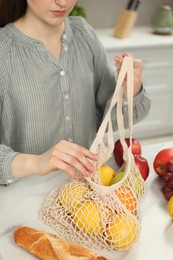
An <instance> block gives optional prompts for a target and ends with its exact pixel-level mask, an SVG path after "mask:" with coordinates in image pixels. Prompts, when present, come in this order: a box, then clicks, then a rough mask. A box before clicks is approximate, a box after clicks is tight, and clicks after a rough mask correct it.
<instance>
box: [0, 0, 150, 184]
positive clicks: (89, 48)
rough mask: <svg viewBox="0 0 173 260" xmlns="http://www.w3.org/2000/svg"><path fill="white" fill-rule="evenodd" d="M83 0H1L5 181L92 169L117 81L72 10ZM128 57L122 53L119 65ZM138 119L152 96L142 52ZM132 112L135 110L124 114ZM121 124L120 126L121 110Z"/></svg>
mask: <svg viewBox="0 0 173 260" xmlns="http://www.w3.org/2000/svg"><path fill="white" fill-rule="evenodd" d="M76 2H77V0H57V1H55V0H44V1H43V0H28V1H24V0H13V1H10V0H5V1H4V0H0V13H1V14H2V15H1V17H0V27H1V28H0V109H1V114H0V122H1V128H0V139H1V145H0V183H1V184H9V183H12V182H14V181H15V180H16V179H18V178H21V177H24V176H28V175H32V174H40V175H45V174H48V173H50V172H51V171H57V170H63V171H65V172H66V173H67V174H69V175H70V176H71V177H72V178H77V177H76V174H75V171H74V169H77V170H78V171H80V172H81V174H83V175H85V176H89V175H90V174H91V173H92V172H93V171H94V168H93V165H92V161H93V160H94V161H95V160H97V159H98V158H97V156H96V155H95V154H93V153H91V152H90V151H89V150H88V148H89V147H90V145H91V143H92V141H93V140H94V137H95V135H96V131H97V130H98V127H99V125H100V124H101V121H102V118H103V115H104V113H105V111H106V109H107V106H108V104H109V100H110V99H111V96H112V94H113V92H114V88H115V85H116V81H115V76H114V74H115V73H114V70H113V69H112V68H111V66H110V65H109V64H108V62H107V58H106V53H105V50H104V48H103V46H102V44H101V43H100V41H99V40H98V38H97V36H96V34H95V32H94V30H93V29H92V28H91V26H90V25H89V24H87V22H86V21H85V20H84V19H82V18H79V17H68V15H69V13H70V12H71V10H72V9H73V7H74V5H75V4H76ZM122 60H123V55H122V57H115V62H116V66H117V71H119V69H120V67H121V64H122ZM133 63H134V96H135V97H134V122H138V121H140V120H142V119H143V118H144V117H146V116H147V114H148V112H149V109H150V101H149V99H148V97H147V95H146V91H145V89H144V88H142V85H141V75H142V69H143V64H142V62H141V61H140V60H137V59H134V62H133ZM124 117H125V118H127V114H126V113H125V114H124ZM113 120H114V121H115V123H114V126H115V129H116V117H114V118H113Z"/></svg>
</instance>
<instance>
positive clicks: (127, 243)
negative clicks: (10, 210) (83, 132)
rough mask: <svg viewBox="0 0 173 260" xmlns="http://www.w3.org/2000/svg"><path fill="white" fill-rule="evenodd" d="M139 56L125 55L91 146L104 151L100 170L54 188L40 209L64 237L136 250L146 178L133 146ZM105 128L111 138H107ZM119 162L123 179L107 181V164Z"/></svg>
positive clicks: (103, 246) (97, 246)
mask: <svg viewBox="0 0 173 260" xmlns="http://www.w3.org/2000/svg"><path fill="white" fill-rule="evenodd" d="M125 77H126V80H127V104H128V106H127V107H128V118H129V136H130V146H129V147H128V146H127V144H126V142H125V128H124V119H123V112H122V107H123V105H122V104H123V93H124V86H123V82H124V79H125ZM115 105H116V106H117V123H118V131H117V134H119V138H120V141H121V144H122V147H123V159H124V164H123V166H122V167H121V168H120V169H118V168H117V165H116V164H115V161H114V159H113V149H114V138H113V127H112V121H111V112H112V108H113V107H114V106H115ZM132 111H133V60H132V58H130V57H125V58H124V60H123V64H122V66H121V70H120V73H119V76H118V80H117V85H116V88H115V92H114V94H113V97H112V99H111V102H110V106H109V109H108V111H107V113H106V115H105V117H104V119H103V121H102V124H101V126H100V128H99V130H98V132H97V135H96V138H95V139H94V141H93V143H92V145H91V147H90V150H91V151H92V152H93V153H95V154H97V155H98V158H99V159H98V161H97V162H94V167H95V172H94V173H93V174H91V175H90V177H84V176H81V174H80V173H78V172H77V174H78V180H73V179H69V180H67V181H66V182H65V183H64V184H63V185H61V186H60V187H57V188H56V189H55V190H53V191H52V192H51V193H50V194H49V195H48V198H47V199H46V201H45V203H44V204H43V206H42V208H41V210H40V215H39V217H40V219H41V220H42V221H43V222H44V223H45V224H48V225H50V226H51V227H52V228H53V229H54V230H56V231H57V233H58V234H59V236H63V237H64V238H66V239H68V240H71V241H73V242H76V243H79V244H81V245H84V246H87V247H89V248H93V249H97V250H98V249H103V250H107V251H124V250H128V249H130V248H131V247H132V246H133V245H134V244H135V243H136V242H137V240H138V238H139V236H140V232H141V219H140V202H141V199H142V198H143V196H144V194H145V191H146V189H145V183H144V180H143V178H142V177H141V174H140V172H139V170H138V168H137V166H136V164H135V162H134V157H133V155H132V152H131V146H132V125H133V122H132V118H133V112H132ZM105 133H107V134H106V136H107V138H106V139H107V140H106V141H105V138H104V136H105ZM110 162H113V163H112V165H111V167H114V170H115V172H116V174H117V173H118V172H123V175H124V176H123V178H122V179H121V180H120V181H119V182H117V183H115V184H113V185H109V186H104V185H103V182H102V181H101V173H100V168H101V166H102V165H110Z"/></svg>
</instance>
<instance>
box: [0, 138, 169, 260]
mask: <svg viewBox="0 0 173 260" xmlns="http://www.w3.org/2000/svg"><path fill="white" fill-rule="evenodd" d="M168 147H173V141H171V140H170V142H166V143H159V144H152V145H143V146H142V150H143V152H142V154H143V156H144V157H146V158H147V159H148V162H149V164H150V175H149V177H148V179H147V180H146V186H147V193H146V195H145V197H144V198H143V200H142V202H141V218H142V232H141V236H140V238H139V240H138V241H137V243H136V244H135V245H134V246H133V248H131V249H130V250H129V251H127V252H114V253H108V252H103V251H101V252H100V253H101V254H102V255H104V256H107V257H109V258H110V259H111V260H120V259H121V260H122V259H123V260H163V259H164V260H172V259H173V222H172V221H171V219H170V217H169V215H168V213H167V209H166V206H167V201H166V200H165V198H164V196H163V194H162V193H161V191H160V188H161V179H160V178H159V177H157V175H156V174H155V173H154V170H153V167H152V163H153V160H154V157H155V155H156V154H157V152H158V151H159V150H161V149H163V148H168ZM67 177H68V176H67V175H66V174H64V173H62V172H59V173H57V172H56V173H52V174H49V175H47V176H44V177H41V176H30V177H27V178H24V179H21V180H20V181H18V182H16V183H14V184H11V185H10V186H8V187H4V186H0V254H2V256H3V258H4V260H23V259H24V260H34V259H37V258H35V257H34V256H32V255H31V254H29V253H28V252H27V251H25V250H23V249H22V248H20V247H18V246H17V245H15V243H14V240H13V232H14V228H15V226H19V225H26V226H31V227H34V228H37V229H40V230H45V231H49V232H52V233H55V232H54V230H52V228H50V227H49V226H47V225H45V224H43V223H42V222H41V221H40V220H39V218H38V213H39V210H40V208H41V206H42V204H43V203H44V201H45V199H46V198H47V196H48V194H49V192H50V191H52V190H53V189H54V188H56V187H57V186H58V185H60V184H62V183H64V181H65V180H66V179H67Z"/></svg>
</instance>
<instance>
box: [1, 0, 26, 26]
mask: <svg viewBox="0 0 173 260" xmlns="http://www.w3.org/2000/svg"><path fill="white" fill-rule="evenodd" d="M26 8H27V2H26V0H0V27H4V26H5V25H6V24H8V23H12V22H14V21H16V20H17V19H19V18H20V17H21V16H23V15H24V14H25V12H26Z"/></svg>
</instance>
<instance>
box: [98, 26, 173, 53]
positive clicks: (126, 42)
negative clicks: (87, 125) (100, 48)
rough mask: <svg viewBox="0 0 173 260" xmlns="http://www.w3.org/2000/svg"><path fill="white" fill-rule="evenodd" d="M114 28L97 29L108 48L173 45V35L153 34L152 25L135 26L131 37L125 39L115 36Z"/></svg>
mask: <svg viewBox="0 0 173 260" xmlns="http://www.w3.org/2000/svg"><path fill="white" fill-rule="evenodd" d="M113 30H114V29H113V28H108V29H97V30H96V32H97V35H98V37H99V38H100V40H101V42H102V43H103V45H104V47H105V49H106V50H114V49H115V48H116V49H124V48H140V47H142V48H146V47H152V46H155V47H157V46H158V47H161V46H171V45H173V35H169V36H162V35H156V34H153V29H152V28H150V27H134V29H133V30H132V32H131V34H130V35H129V37H128V38H124V39H119V38H116V37H113V36H112V34H113Z"/></svg>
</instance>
